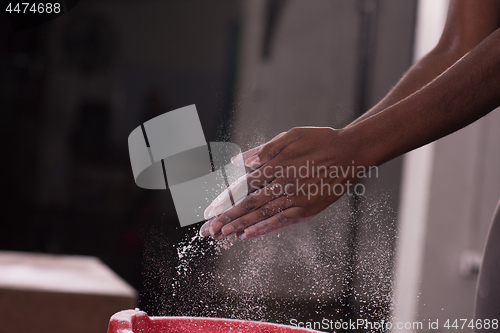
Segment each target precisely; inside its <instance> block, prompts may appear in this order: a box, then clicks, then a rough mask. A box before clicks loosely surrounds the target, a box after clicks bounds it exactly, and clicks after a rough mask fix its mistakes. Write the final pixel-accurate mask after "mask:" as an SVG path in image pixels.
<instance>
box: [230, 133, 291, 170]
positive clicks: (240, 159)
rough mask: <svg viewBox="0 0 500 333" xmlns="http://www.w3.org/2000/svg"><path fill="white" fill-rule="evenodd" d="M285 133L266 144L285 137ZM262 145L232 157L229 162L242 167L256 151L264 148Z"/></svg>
mask: <svg viewBox="0 0 500 333" xmlns="http://www.w3.org/2000/svg"><path fill="white" fill-rule="evenodd" d="M285 133H286V132H281V133H280V134H278V135H276V136H275V137H274V138H272V139H271V140H269V141H268V142H272V141H274V140H276V139H278V138H281V137H282V136H283V135H285ZM264 145H265V143H264V144H261V145H260V146H257V147H255V148H252V149H250V150H247V151H245V152H243V153H241V154H238V155H236V156H233V157H232V158H231V162H232V163H233V164H234V165H236V166H238V167H243V166H244V165H245V161H246V160H247V159H248V158H249V157H250V156H252V155H253V154H255V153H256V152H257V151H259V149H260V148H262V146H264Z"/></svg>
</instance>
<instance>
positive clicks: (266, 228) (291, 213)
mask: <svg viewBox="0 0 500 333" xmlns="http://www.w3.org/2000/svg"><path fill="white" fill-rule="evenodd" d="M304 213H305V212H304V208H302V207H291V208H288V209H286V210H283V211H282V212H279V213H277V214H275V215H273V216H271V217H270V218H268V219H266V220H263V221H261V222H259V223H256V224H254V225H252V226H250V227H248V228H246V229H245V230H244V232H243V234H242V235H241V236H239V237H238V238H239V239H240V240H245V239H251V238H255V237H259V236H262V235H265V234H268V233H270V232H272V231H275V230H278V229H281V228H283V227H285V226H288V225H290V224H295V223H299V222H304V221H307V220H309V219H310V218H312V217H313V216H309V217H303V215H304Z"/></svg>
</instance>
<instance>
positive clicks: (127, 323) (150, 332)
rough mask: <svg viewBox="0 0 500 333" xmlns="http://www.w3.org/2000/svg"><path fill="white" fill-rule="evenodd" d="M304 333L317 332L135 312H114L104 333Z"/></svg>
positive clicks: (235, 321)
mask: <svg viewBox="0 0 500 333" xmlns="http://www.w3.org/2000/svg"><path fill="white" fill-rule="evenodd" d="M193 332H204V333H229V332H230V333H288V332H289V333H305V332H309V333H311V332H318V331H312V330H308V329H304V328H296V327H292V326H286V325H278V324H270V323H262V322H255V321H244V320H234V319H219V318H197V317H148V315H147V314H146V313H145V312H142V311H139V310H125V311H121V312H118V313H115V314H114V315H113V316H112V317H111V319H110V321H109V327H108V333H193Z"/></svg>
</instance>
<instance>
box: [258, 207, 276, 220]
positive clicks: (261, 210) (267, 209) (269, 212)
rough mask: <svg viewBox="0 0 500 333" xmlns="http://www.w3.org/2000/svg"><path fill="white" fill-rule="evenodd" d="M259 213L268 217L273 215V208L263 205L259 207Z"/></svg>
mask: <svg viewBox="0 0 500 333" xmlns="http://www.w3.org/2000/svg"><path fill="white" fill-rule="evenodd" d="M259 213H260V215H261V216H262V217H263V218H268V217H270V216H272V215H273V214H272V213H273V210H272V209H271V208H270V207H268V206H262V207H260V208H259Z"/></svg>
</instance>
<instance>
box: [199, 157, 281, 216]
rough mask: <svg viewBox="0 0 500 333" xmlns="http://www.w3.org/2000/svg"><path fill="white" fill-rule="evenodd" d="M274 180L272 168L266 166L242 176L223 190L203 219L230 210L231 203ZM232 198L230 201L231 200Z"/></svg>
mask: <svg viewBox="0 0 500 333" xmlns="http://www.w3.org/2000/svg"><path fill="white" fill-rule="evenodd" d="M274 179H275V172H274V167H273V166H272V165H266V166H265V167H263V168H261V169H259V170H255V171H253V172H251V173H249V174H246V175H244V176H243V177H241V178H240V179H238V180H237V181H236V182H234V183H233V184H231V186H229V187H228V188H227V189H225V190H224V191H223V192H222V193H221V194H220V195H219V196H218V197H217V198H216V199H215V200H214V201H213V202H212V203H211V204H210V205H209V206H208V207H207V208H206V209H205V212H204V213H203V214H204V217H205V219H209V218H212V217H214V216H219V215H220V214H222V213H223V212H225V211H226V210H228V209H230V208H231V206H232V205H233V202H235V203H237V202H239V201H241V200H243V199H244V198H245V197H246V196H247V195H248V194H249V193H252V192H254V191H257V190H259V189H261V188H263V187H265V186H267V185H268V184H270V183H271V182H272V181H273V180H274ZM231 197H232V200H231Z"/></svg>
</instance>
